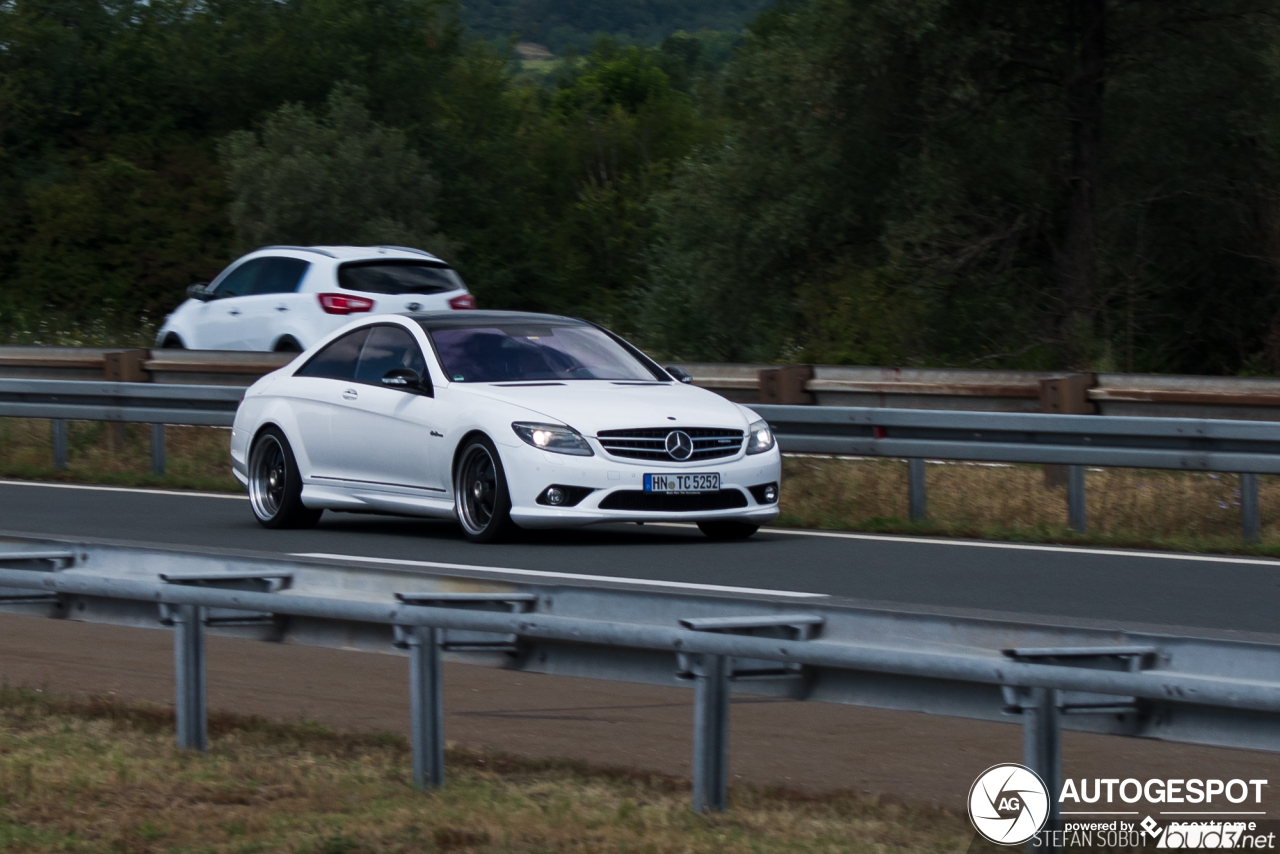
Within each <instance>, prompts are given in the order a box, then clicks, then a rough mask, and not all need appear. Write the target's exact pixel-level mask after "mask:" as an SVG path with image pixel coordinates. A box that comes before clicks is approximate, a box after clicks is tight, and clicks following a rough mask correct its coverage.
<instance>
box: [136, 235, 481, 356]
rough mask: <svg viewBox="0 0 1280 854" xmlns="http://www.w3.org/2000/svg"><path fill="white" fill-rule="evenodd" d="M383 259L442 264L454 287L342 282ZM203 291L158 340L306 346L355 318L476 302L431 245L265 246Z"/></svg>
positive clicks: (191, 346) (204, 345)
mask: <svg viewBox="0 0 1280 854" xmlns="http://www.w3.org/2000/svg"><path fill="white" fill-rule="evenodd" d="M378 263H386V264H390V265H395V264H400V265H420V266H423V267H429V268H432V269H438V270H439V271H440V277H441V278H442V279H447V281H444V282H443V283H442V285H441V286H442V287H445V288H446V289H445V290H437V291H435V292H433V293H401V294H390V293H380V292H376V291H368V290H359V289H356V288H352V287H345V286H344V285H343V284H342V283H341V282H342V281H343V279H344V278H345V277H346V275H349V274H344V273H343V271H344V270H347V269H350V268H352V267H353V266H367V265H370V264H378ZM272 265H275V266H272ZM281 268H283V269H281ZM264 271H272V272H278V275H270V274H264ZM247 280H253V281H252V282H250V283H249V287H248V291H249V292H247V293H241V294H236V293H230V292H229V290H228V289H229V286H232V285H235V283H237V282H244V281H247ZM255 285H256V286H255ZM192 287H193V288H197V290H198V287H197V286H195V285H193V286H192ZM238 289H240V288H234V290H238ZM263 289H265V290H266V291H267V292H260V291H262V290H263ZM202 296H203V298H201V299H194V298H193V299H188V300H186V301H185V302H184V303H182V305H180V306H178V307H177V308H176V309H174V311H173V312H172V313H171V314H170V315H169V316H168V317H166V318H165V322H164V325H163V326H162V327H161V328H160V331H159V332H158V333H157V334H156V346H157V347H182V348H185V349H188V350H267V351H270V350H285V351H294V352H301V351H302V350H305V349H306V348H307V347H310V346H311V345H312V344H315V343H316V342H318V341H320V340H321V339H322V338H324V337H325V336H326V335H328V334H329V333H330V332H333V331H334V330H336V329H339V328H341V327H343V326H345V325H347V323H349V322H350V321H351V320H352V319H353V318H357V317H367V316H369V315H374V314H387V313H393V312H401V311H411V312H412V311H448V310H450V309H459V308H463V309H470V308H474V307H475V300H474V298H473V297H472V296H471V295H470V292H469V291H467V288H466V286H465V285H464V284H463V283H462V280H461V279H460V278H458V276H457V274H456V273H454V272H453V271H452V270H451V269H450V268H449V267H448V265H447V264H445V263H444V262H443V261H441V260H440V259H439V258H436V257H435V256H434V255H431V254H430V253H428V252H423V251H421V250H418V249H408V248H404V247H396V246H267V247H263V248H262V249H258V250H256V251H254V252H250V253H249V254H248V255H245V256H244V257H242V258H238V259H236V261H235V262H234V263H232V264H231V265H230V266H228V267H227V268H226V269H225V270H223V271H222V272H221V273H219V274H218V277H217V278H216V279H214V280H213V281H212V282H210V283H209V284H208V285H207V286H205V287H204V293H203V294H202ZM335 298H338V299H336V300H335Z"/></svg>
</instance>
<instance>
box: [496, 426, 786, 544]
mask: <svg viewBox="0 0 1280 854" xmlns="http://www.w3.org/2000/svg"><path fill="white" fill-rule="evenodd" d="M499 452H500V454H501V455H502V463H503V468H504V469H505V470H506V476H507V487H508V489H509V491H510V493H511V518H512V520H513V521H514V522H515V523H516V524H517V525H519V526H520V527H522V528H565V527H576V526H582V525H595V524H601V523H604V522H701V521H707V520H711V519H730V520H736V521H742V522H749V523H751V524H753V525H763V524H765V523H767V522H771V521H773V520H774V519H776V518H777V517H778V505H777V503H776V502H775V503H772V504H762V503H760V502H758V501H756V499H755V497H754V496H753V495H752V494H751V489H750V488H751V487H753V486H759V485H761V484H766V483H780V482H781V479H782V458H781V455H780V454H779V453H778V449H777V448H774V449H773V450H772V451H768V452H766V453H763V454H758V455H755V456H746V455H739V456H737V457H731V458H729V459H727V460H714V461H711V462H707V463H693V464H683V465H681V464H667V465H663V464H661V463H659V462H647V461H640V460H622V459H614V458H612V457H609V456H606V455H603V454H601V453H600V451H599V450H598V449H597V452H596V455H595V456H593V457H573V456H568V455H565V454H551V453H548V452H546V451H541V450H538V449H537V448H532V447H530V446H528V445H524V444H521V445H519V446H511V445H505V446H501V447H500V449H499ZM694 472H696V473H699V474H701V473H710V472H717V473H719V475H720V488H721V490H737V491H740V492H741V493H742V495H743V497H744V498H745V499H746V505H745V506H743V507H734V508H730V509H727V510H687V511H671V510H664V511H657V510H616V509H605V508H602V507H601V506H600V505H601V503H602V502H604V501H605V499H606V498H607V497H608V496H609V495H611V494H613V493H616V492H619V491H624V490H643V489H644V476H645V474H689V473H694ZM552 484H558V485H562V486H582V487H588V488H590V489H592V490H593V491H592V492H591V494H589V495H588V496H587V497H586V498H584V499H582V501H581V502H579V503H578V504H577V505H575V506H573V507H552V506H549V505H546V504H539V503H538V501H537V499H538V496H539V495H541V494H542V492H543V490H545V489H546V488H547V487H548V486H551V485H552Z"/></svg>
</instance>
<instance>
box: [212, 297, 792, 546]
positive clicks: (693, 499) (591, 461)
mask: <svg viewBox="0 0 1280 854" xmlns="http://www.w3.org/2000/svg"><path fill="white" fill-rule="evenodd" d="M672 371H673V372H672V373H668V372H667V371H665V370H663V369H662V368H661V367H659V366H658V365H657V364H656V363H655V362H653V361H652V360H651V359H649V358H648V357H647V356H645V355H644V354H643V353H642V352H640V351H639V350H637V349H636V348H635V347H633V346H631V345H630V344H628V343H627V342H625V341H623V340H622V339H621V338H619V337H617V336H616V335H613V334H612V333H610V332H608V331H607V330H605V329H602V328H601V327H598V326H595V325H593V324H590V323H587V322H585V321H581V320H574V319H571V318H567V317H557V316H554V315H546V314H526V313H523V312H508V311H468V312H434V313H423V314H412V315H383V316H380V317H371V318H368V319H367V320H361V321H358V322H357V323H354V324H352V325H349V326H346V327H344V328H343V329H341V330H339V331H338V332H335V333H333V334H332V335H330V336H329V337H328V338H326V339H324V340H323V341H321V342H319V343H318V344H316V345H315V346H314V347H312V348H311V349H309V350H308V351H307V352H306V353H303V354H302V355H301V356H299V357H298V358H297V359H295V360H294V361H293V362H292V363H291V364H289V365H288V366H286V367H284V368H281V369H279V370H277V371H275V372H273V373H270V374H267V375H266V376H265V377H263V378H262V379H260V380H259V381H258V382H256V383H254V384H253V385H252V386H250V387H249V389H248V391H247V392H246V393H245V396H244V400H243V401H242V402H241V404H240V408H239V409H238V410H237V412H236V418H235V426H234V428H233V430H232V434H231V462H232V469H233V471H234V472H235V475H236V477H237V478H238V479H239V480H240V481H241V483H243V484H245V485H246V486H247V487H248V489H249V498H250V505H251V506H252V508H253V512H254V515H256V516H257V518H258V521H259V522H261V523H262V524H263V525H264V526H266V527H268V528H284V527H307V526H310V525H314V524H315V523H316V522H317V521H318V520H319V518H320V515H321V514H322V513H323V512H324V511H325V510H337V511H348V512H356V513H370V512H372V513H393V514H400V515H411V516H431V517H437V518H447V519H452V518H456V519H457V520H458V522H459V523H460V524H461V525H462V530H463V533H464V534H465V535H466V536H467V538H468V539H470V540H472V541H475V542H497V541H501V540H504V539H507V538H509V537H511V536H512V535H513V534H515V533H516V532H517V531H518V529H520V528H553V527H573V526H579V525H589V524H593V523H598V522H653V521H658V522H662V521H681V522H686V521H687V522H696V523H697V525H698V527H699V528H701V529H702V531H703V532H704V533H705V534H706V535H707V536H709V537H712V538H714V539H737V538H741V537H748V536H750V535H751V534H752V533H754V532H755V530H756V528H757V527H759V526H760V525H761V524H763V523H765V522H768V521H770V520H772V519H774V518H775V517H776V516H777V515H778V489H779V481H780V479H781V457H780V456H779V453H778V448H777V445H776V444H775V443H774V440H773V436H772V434H771V433H770V431H769V426H768V424H766V423H765V422H764V421H763V420H761V419H760V417H759V416H758V415H757V414H756V413H754V412H752V411H751V410H750V409H748V408H746V407H745V406H741V405H739V404H737V403H733V402H731V401H729V400H726V399H725V398H723V397H721V396H719V395H718V394H715V393H713V392H710V391H707V390H706V389H700V388H696V387H695V386H692V385H689V384H687V382H682V381H680V379H677V377H681V374H682V372H679V371H676V370H675V369H672ZM687 376H688V375H687V374H685V375H683V377H681V378H682V379H684V378H687Z"/></svg>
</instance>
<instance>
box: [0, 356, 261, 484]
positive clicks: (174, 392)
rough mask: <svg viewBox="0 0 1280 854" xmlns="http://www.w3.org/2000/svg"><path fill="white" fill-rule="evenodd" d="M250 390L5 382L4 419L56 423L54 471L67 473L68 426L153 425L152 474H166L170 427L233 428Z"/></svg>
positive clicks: (0, 392)
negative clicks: (102, 423)
mask: <svg viewBox="0 0 1280 854" xmlns="http://www.w3.org/2000/svg"><path fill="white" fill-rule="evenodd" d="M243 397H244V389H243V388H240V387H236V386H202V385H161V384H156V383H131V382H86V381H74V380H10V379H0V417H10V418H48V419H50V420H51V421H52V440H53V467H54V468H55V469H58V470H63V469H65V468H66V467H67V421H107V422H111V423H134V424H150V425H151V471H152V473H153V474H156V475H163V474H164V473H165V468H166V453H165V434H164V428H165V425H166V424H195V425H201V426H208V427H230V426H231V425H232V424H233V423H234V421H235V417H236V408H237V407H238V406H239V405H240V400H241V398H243Z"/></svg>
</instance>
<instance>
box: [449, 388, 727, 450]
mask: <svg viewBox="0 0 1280 854" xmlns="http://www.w3.org/2000/svg"><path fill="white" fill-rule="evenodd" d="M465 388H466V390H467V391H468V392H470V393H471V394H476V395H480V396H482V397H487V398H490V399H493V400H500V401H503V402H505V403H510V404H513V405H515V406H519V407H522V408H524V409H528V410H531V411H533V412H538V413H541V414H542V415H545V416H546V417H547V418H548V420H550V421H556V422H560V423H563V424H568V425H569V426H570V427H573V428H574V429H576V430H577V431H578V432H580V433H582V434H583V435H586V436H595V435H596V434H597V433H598V432H599V431H601V430H621V429H628V428H644V427H722V428H730V429H737V430H745V429H746V428H747V425H748V418H747V416H746V414H745V413H744V412H743V411H742V409H741V408H739V407H738V405H737V404H736V403H733V402H731V401H729V400H726V399H725V398H723V397H721V396H720V395H718V394H715V393H714V392H710V391H707V390H706V389H701V388H695V387H694V386H689V385H683V384H676V383H655V384H652V385H649V384H621V383H615V382H609V381H606V380H569V381H566V382H565V383H564V384H563V385H547V384H541V385H515V384H510V385H509V384H497V383H493V384H490V383H485V384H479V383H477V384H475V385H467V386H465Z"/></svg>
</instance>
